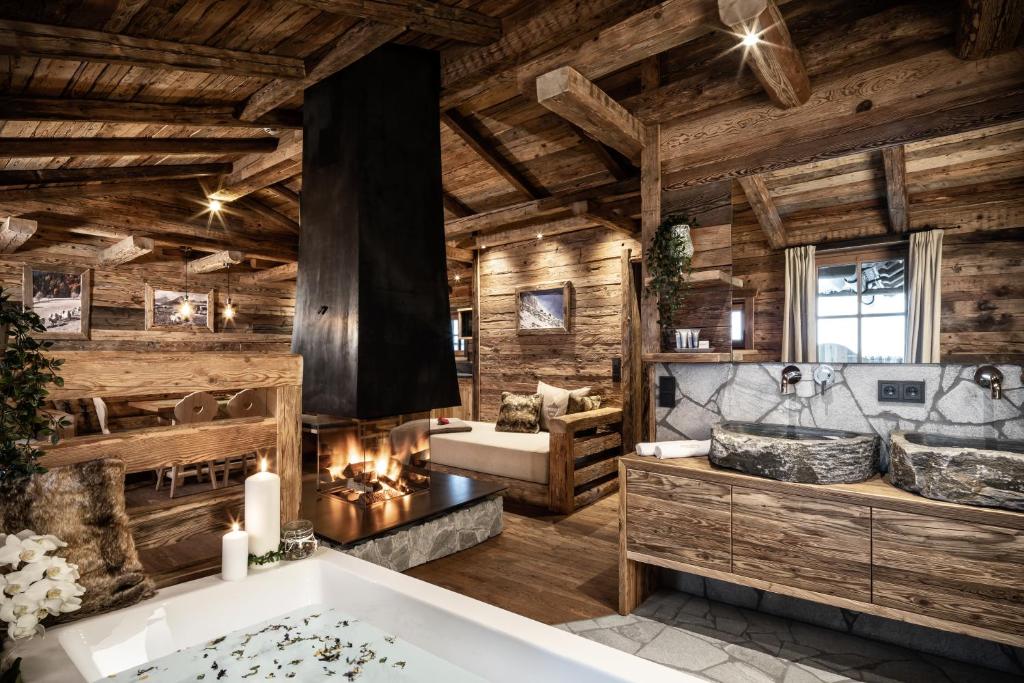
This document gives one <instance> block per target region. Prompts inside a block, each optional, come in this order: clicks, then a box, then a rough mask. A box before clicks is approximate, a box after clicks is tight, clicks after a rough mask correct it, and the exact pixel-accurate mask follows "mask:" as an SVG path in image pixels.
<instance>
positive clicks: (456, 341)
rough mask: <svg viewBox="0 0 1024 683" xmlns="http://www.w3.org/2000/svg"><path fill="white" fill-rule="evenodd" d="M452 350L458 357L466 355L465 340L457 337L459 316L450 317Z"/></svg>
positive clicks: (456, 314)
mask: <svg viewBox="0 0 1024 683" xmlns="http://www.w3.org/2000/svg"><path fill="white" fill-rule="evenodd" d="M452 350H454V351H455V355H456V356H459V355H462V354H464V353H466V340H465V339H463V338H462V337H461V336H459V314H458V313H455V314H453V315H452Z"/></svg>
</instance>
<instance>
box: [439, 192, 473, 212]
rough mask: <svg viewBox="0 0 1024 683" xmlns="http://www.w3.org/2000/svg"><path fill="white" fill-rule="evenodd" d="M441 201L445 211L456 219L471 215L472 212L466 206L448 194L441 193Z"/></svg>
mask: <svg viewBox="0 0 1024 683" xmlns="http://www.w3.org/2000/svg"><path fill="white" fill-rule="evenodd" d="M441 201H442V202H443V203H444V208H445V210H446V211H447V212H448V213H450V214H452V215H453V216H455V217H456V218H465V217H466V216H471V215H473V211H472V210H471V209H470V208H469V207H468V206H466V205H465V204H463V203H462V202H460V201H459V200H458V199H456V198H455V197H453V196H452V195H451V194H449V193H448V192H442V193H441Z"/></svg>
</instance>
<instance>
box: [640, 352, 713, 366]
mask: <svg viewBox="0 0 1024 683" xmlns="http://www.w3.org/2000/svg"><path fill="white" fill-rule="evenodd" d="M643 360H644V362H645V363H728V362H729V361H731V360H732V354H731V353H729V352H726V353H716V352H714V351H710V352H700V351H697V352H688V351H664V352H662V353H645V354H643Z"/></svg>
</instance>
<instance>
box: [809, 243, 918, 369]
mask: <svg viewBox="0 0 1024 683" xmlns="http://www.w3.org/2000/svg"><path fill="white" fill-rule="evenodd" d="M905 276H906V259H905V257H904V256H903V255H902V254H900V255H897V256H894V255H885V254H880V253H879V252H878V251H875V252H873V253H869V254H864V255H862V256H853V255H845V256H843V257H840V258H835V257H833V258H830V259H827V260H826V259H819V265H818V301H817V304H818V321H817V324H818V361H819V362H823V363H902V362H903V361H904V357H905V354H906V338H907V296H906V285H905V279H906V277H905Z"/></svg>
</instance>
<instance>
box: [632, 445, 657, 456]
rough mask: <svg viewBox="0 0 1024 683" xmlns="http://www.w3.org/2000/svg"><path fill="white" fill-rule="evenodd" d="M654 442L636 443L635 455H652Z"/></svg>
mask: <svg viewBox="0 0 1024 683" xmlns="http://www.w3.org/2000/svg"><path fill="white" fill-rule="evenodd" d="M657 445H658V444H656V443H648V442H641V443H638V444H637V445H636V454H637V455H654V447H655V446H657Z"/></svg>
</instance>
